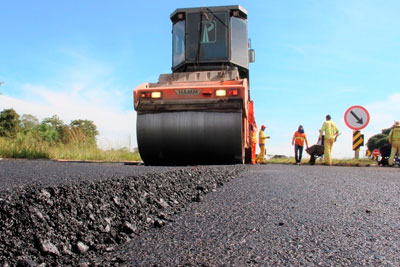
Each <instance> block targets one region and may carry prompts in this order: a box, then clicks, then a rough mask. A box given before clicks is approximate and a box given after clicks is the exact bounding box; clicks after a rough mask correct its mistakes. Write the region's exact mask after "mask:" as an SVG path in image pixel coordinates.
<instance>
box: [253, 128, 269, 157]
mask: <svg viewBox="0 0 400 267" xmlns="http://www.w3.org/2000/svg"><path fill="white" fill-rule="evenodd" d="M265 128H267V126H265V125H261V130H260V133H259V134H258V145H259V146H260V153H259V154H258V156H257V159H256V162H257V163H264V156H265V141H266V139H268V138H269V136H265V133H264V131H265Z"/></svg>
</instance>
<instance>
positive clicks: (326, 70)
mask: <svg viewBox="0 0 400 267" xmlns="http://www.w3.org/2000/svg"><path fill="white" fill-rule="evenodd" d="M236 4H240V5H241V6H243V7H244V8H245V9H246V10H247V11H248V27H249V37H250V38H251V44H252V48H253V49H255V51H256V62H254V63H252V64H251V65H250V90H251V97H252V99H253V100H254V102H255V116H256V121H257V123H258V124H259V125H261V124H265V125H267V129H266V134H267V135H269V136H271V138H270V139H269V140H268V142H267V145H266V148H267V154H271V155H275V154H279V155H287V156H293V154H294V152H293V147H292V145H291V140H292V136H293V134H294V132H295V131H296V130H297V128H298V126H299V125H300V124H301V125H303V126H304V129H305V132H306V134H307V136H308V140H309V143H310V145H312V144H315V143H316V142H317V138H318V134H319V133H318V129H320V128H321V126H322V123H323V121H324V120H325V116H326V115H327V114H330V115H331V117H332V120H333V121H334V122H335V123H336V124H337V125H338V127H339V130H340V131H341V133H342V134H341V136H340V137H339V139H338V141H337V142H336V143H335V144H334V147H333V153H332V154H333V157H336V158H351V157H353V156H354V152H353V151H352V130H351V129H349V128H348V127H347V126H346V124H345V122H344V113H345V111H346V110H347V109H348V108H349V107H351V106H353V105H361V106H363V107H365V108H366V109H367V110H368V112H369V114H370V122H369V124H368V125H367V127H366V128H365V129H363V130H361V132H362V133H363V134H364V135H365V139H366V140H368V138H369V137H371V136H372V135H374V134H377V133H380V132H381V130H382V129H383V128H388V127H390V126H392V125H393V122H394V121H395V120H400V49H399V48H400V31H399V29H400V18H399V16H398V10H400V1H397V0H386V1H379V0H302V1H298V0H287V1H276V0H262V1H255V0H251V1H250V0H249V1H240V2H232V1H217V0H208V1H195V0H172V1H133V0H132V1H122V0H121V1H105V0H96V1H94V0H88V1H66V0H60V1H43V0H37V1H11V0H2V1H1V7H0V82H2V84H1V85H0V111H1V110H3V109H7V108H14V109H15V110H16V111H17V113H18V114H20V115H22V114H32V115H34V116H36V117H37V118H38V119H39V120H42V119H44V118H46V117H51V116H53V115H58V116H59V117H60V118H61V119H62V120H63V121H64V123H69V122H70V121H71V120H74V119H88V120H92V121H93V122H94V123H95V124H96V125H97V127H98V130H99V132H100V136H99V138H98V143H99V145H100V146H101V147H103V148H106V149H108V148H119V147H122V146H126V147H127V146H131V148H133V147H136V146H137V143H136V133H135V132H136V126H135V125H136V113H135V111H134V109H133V97H132V93H133V90H134V88H135V87H136V86H138V85H140V84H141V83H143V82H156V81H157V80H158V76H159V74H162V73H170V72H171V62H172V56H171V51H172V49H171V44H172V41H171V29H172V24H171V21H170V19H169V16H170V14H171V13H172V12H173V11H174V10H175V9H176V8H185V7H200V6H218V5H236ZM365 149H366V148H365V147H364V148H362V149H361V152H362V153H363V152H364V151H365Z"/></svg>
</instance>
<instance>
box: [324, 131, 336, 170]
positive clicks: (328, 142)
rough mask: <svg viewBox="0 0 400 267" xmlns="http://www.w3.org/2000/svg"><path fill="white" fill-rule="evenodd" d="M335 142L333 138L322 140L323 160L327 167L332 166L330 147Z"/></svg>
mask: <svg viewBox="0 0 400 267" xmlns="http://www.w3.org/2000/svg"><path fill="white" fill-rule="evenodd" d="M334 142H335V139H334V138H325V140H324V159H325V163H326V164H327V165H332V158H331V154H332V146H333V143H334Z"/></svg>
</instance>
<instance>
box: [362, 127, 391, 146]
mask: <svg viewBox="0 0 400 267" xmlns="http://www.w3.org/2000/svg"><path fill="white" fill-rule="evenodd" d="M390 130H391V128H387V129H383V130H382V133H380V134H376V135H373V136H371V137H370V138H369V139H368V142H367V147H368V149H369V151H373V150H374V149H379V148H381V147H383V146H384V145H385V144H389V132H390Z"/></svg>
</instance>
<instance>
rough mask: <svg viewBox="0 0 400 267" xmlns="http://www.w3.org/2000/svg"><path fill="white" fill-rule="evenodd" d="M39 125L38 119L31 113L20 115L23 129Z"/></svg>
mask: <svg viewBox="0 0 400 267" xmlns="http://www.w3.org/2000/svg"><path fill="white" fill-rule="evenodd" d="M38 125H39V120H38V118H36V117H35V116H33V115H31V114H24V115H22V116H21V128H22V129H24V130H32V129H33V128H35V127H36V126H38Z"/></svg>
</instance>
